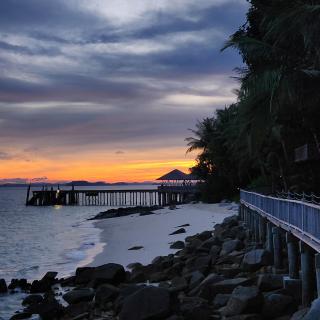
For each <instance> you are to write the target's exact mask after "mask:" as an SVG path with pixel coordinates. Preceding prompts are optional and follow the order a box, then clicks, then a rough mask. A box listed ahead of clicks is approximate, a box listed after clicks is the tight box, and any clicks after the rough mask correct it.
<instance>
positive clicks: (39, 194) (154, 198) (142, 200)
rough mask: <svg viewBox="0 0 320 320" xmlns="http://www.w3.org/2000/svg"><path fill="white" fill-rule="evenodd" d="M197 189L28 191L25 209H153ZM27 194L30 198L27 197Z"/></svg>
mask: <svg viewBox="0 0 320 320" xmlns="http://www.w3.org/2000/svg"><path fill="white" fill-rule="evenodd" d="M196 192H197V188H195V187H190V186H184V187H182V186H180V187H179V186H172V187H169V186H160V187H158V188H157V189H131V190H123V189H121V190H120V189H118V190H89V189H88V190H81V189H80V190H75V189H74V188H72V189H71V190H62V189H59V188H58V189H55V190H54V189H52V188H51V189H47V188H42V190H33V191H31V190H30V186H29V189H28V194H27V199H26V205H28V206H53V205H63V206H75V205H77V206H111V207H116V206H153V205H161V206H165V205H169V204H180V203H184V202H186V201H187V200H188V199H191V197H192V196H194V195H195V193H196ZM30 194H31V197H30Z"/></svg>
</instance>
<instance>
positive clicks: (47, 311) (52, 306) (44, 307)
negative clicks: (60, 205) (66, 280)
mask: <svg viewBox="0 0 320 320" xmlns="http://www.w3.org/2000/svg"><path fill="white" fill-rule="evenodd" d="M24 311H25V312H29V313H32V314H38V315H39V316H40V317H41V319H42V320H54V319H60V317H61V315H62V314H63V312H64V310H63V306H62V305H61V304H59V302H58V301H57V300H55V299H54V298H50V299H45V300H43V301H42V302H40V303H37V304H32V305H29V306H28V307H27V308H26V309H25V310H24Z"/></svg>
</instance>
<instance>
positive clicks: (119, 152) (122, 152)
mask: <svg viewBox="0 0 320 320" xmlns="http://www.w3.org/2000/svg"><path fill="white" fill-rule="evenodd" d="M115 154H125V152H124V151H121V150H118V151H116V152H115Z"/></svg>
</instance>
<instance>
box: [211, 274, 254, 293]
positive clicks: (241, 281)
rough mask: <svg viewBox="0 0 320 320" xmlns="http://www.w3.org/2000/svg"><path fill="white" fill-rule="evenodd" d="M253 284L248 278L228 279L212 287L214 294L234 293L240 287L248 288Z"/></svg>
mask: <svg viewBox="0 0 320 320" xmlns="http://www.w3.org/2000/svg"><path fill="white" fill-rule="evenodd" d="M250 282H251V280H250V279H247V278H234V279H226V280H222V281H220V282H217V283H214V284H213V285H212V290H213V293H214V294H218V293H232V291H233V290H234V289H235V288H236V287H238V286H246V285H249V284H250Z"/></svg>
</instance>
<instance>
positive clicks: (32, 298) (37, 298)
mask: <svg viewBox="0 0 320 320" xmlns="http://www.w3.org/2000/svg"><path fill="white" fill-rule="evenodd" d="M42 301H43V297H42V295H40V294H30V295H29V296H27V297H25V298H24V299H23V301H22V305H23V306H27V305H31V304H36V303H40V302H42Z"/></svg>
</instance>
